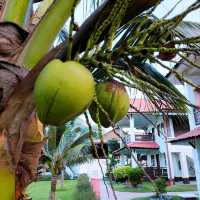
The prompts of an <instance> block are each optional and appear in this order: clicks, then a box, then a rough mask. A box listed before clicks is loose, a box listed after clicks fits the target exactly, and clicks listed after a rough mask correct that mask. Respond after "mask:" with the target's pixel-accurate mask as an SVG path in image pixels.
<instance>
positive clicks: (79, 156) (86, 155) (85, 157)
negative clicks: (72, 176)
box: [63, 144, 92, 166]
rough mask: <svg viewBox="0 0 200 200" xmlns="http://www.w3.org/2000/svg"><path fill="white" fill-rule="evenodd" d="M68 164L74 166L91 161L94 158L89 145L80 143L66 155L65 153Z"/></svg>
mask: <svg viewBox="0 0 200 200" xmlns="http://www.w3.org/2000/svg"><path fill="white" fill-rule="evenodd" d="M63 157H64V159H65V162H66V164H67V166H73V165H76V164H83V163H85V162H89V161H90V160H91V159H92V155H91V154H90V151H89V147H88V146H87V145H85V144H79V145H77V146H75V147H73V148H71V149H70V150H69V151H68V152H67V153H66V154H65V155H63Z"/></svg>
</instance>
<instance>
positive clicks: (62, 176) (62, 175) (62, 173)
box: [60, 169, 65, 189]
mask: <svg viewBox="0 0 200 200" xmlns="http://www.w3.org/2000/svg"><path fill="white" fill-rule="evenodd" d="M64 179H65V176H64V169H62V170H61V177H60V186H61V189H64Z"/></svg>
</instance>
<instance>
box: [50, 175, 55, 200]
mask: <svg viewBox="0 0 200 200" xmlns="http://www.w3.org/2000/svg"><path fill="white" fill-rule="evenodd" d="M56 185H57V176H52V177H51V192H50V195H49V200H56Z"/></svg>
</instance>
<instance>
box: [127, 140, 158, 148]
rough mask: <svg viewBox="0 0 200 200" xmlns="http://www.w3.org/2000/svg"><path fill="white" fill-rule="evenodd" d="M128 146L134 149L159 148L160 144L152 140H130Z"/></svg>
mask: <svg viewBox="0 0 200 200" xmlns="http://www.w3.org/2000/svg"><path fill="white" fill-rule="evenodd" d="M127 146H128V147H130V148H134V149H159V148H160V146H159V144H157V143H156V142H154V141H142V142H131V143H129V144H127Z"/></svg>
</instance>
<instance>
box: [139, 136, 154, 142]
mask: <svg viewBox="0 0 200 200" xmlns="http://www.w3.org/2000/svg"><path fill="white" fill-rule="evenodd" d="M153 140H154V138H153V135H135V141H153Z"/></svg>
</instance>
